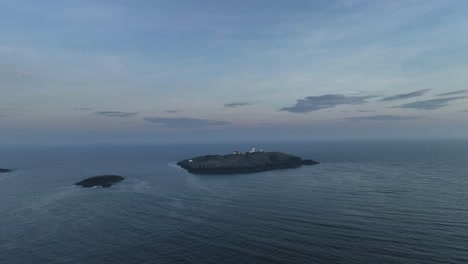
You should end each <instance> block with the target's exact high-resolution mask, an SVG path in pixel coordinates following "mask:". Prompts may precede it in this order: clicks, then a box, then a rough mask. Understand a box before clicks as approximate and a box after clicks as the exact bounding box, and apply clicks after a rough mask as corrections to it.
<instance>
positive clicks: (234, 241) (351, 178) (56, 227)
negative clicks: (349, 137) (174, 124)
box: [0, 141, 468, 264]
mask: <svg viewBox="0 0 468 264" xmlns="http://www.w3.org/2000/svg"><path fill="white" fill-rule="evenodd" d="M250 144H251V143H249V144H245V145H242V144H232V143H226V144H221V143H220V144H208V145H201V144H200V145H135V146H133V145H122V146H118V145H114V146H109V145H107V146H81V147H72V146H68V147H3V148H0V167H8V168H13V169H15V171H14V172H13V173H3V174H0V188H1V192H0V216H1V217H0V241H1V242H0V263H356V264H362V263H468V141H417V142H411V141H388V142H298V143H263V144H262V145H261V146H260V145H259V146H257V147H259V148H263V149H265V150H266V151H283V152H286V153H290V154H295V155H299V156H301V157H303V158H310V159H316V160H319V161H321V162H322V164H320V165H317V166H307V167H302V168H299V169H292V170H280V171H270V172H263V173H256V174H245V175H224V176H223V175H205V176H203V175H192V174H189V173H187V172H185V171H184V170H182V169H180V168H179V167H177V166H176V165H175V163H176V162H177V161H178V160H182V159H186V158H190V157H193V156H197V155H203V154H213V153H218V154H224V153H229V152H231V151H232V150H235V149H245V150H248V149H249V148H250ZM100 174H118V175H122V176H124V177H126V180H124V181H122V182H120V183H119V184H117V185H115V186H114V187H112V188H80V187H76V186H74V185H73V183H75V182H77V181H80V180H82V179H84V178H87V177H91V176H95V175H100Z"/></svg>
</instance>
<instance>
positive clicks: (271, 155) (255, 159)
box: [177, 148, 319, 174]
mask: <svg viewBox="0 0 468 264" xmlns="http://www.w3.org/2000/svg"><path fill="white" fill-rule="evenodd" d="M252 150H253V151H252ZM252 150H251V151H250V152H247V153H240V152H238V151H236V152H234V154H228V155H206V156H199V157H196V158H192V159H186V160H182V161H180V162H178V163H177V165H179V166H180V167H182V168H184V169H186V170H187V171H188V172H190V173H194V174H234V173H253V172H262V171H269V170H279V169H291V168H299V167H301V166H302V165H314V164H319V162H317V161H313V160H302V159H301V158H300V157H297V156H293V155H289V154H285V153H281V152H263V151H260V152H255V149H254V148H252Z"/></svg>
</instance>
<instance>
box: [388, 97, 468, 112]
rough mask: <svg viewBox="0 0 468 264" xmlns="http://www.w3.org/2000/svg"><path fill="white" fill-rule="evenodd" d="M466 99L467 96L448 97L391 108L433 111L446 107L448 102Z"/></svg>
mask: <svg viewBox="0 0 468 264" xmlns="http://www.w3.org/2000/svg"><path fill="white" fill-rule="evenodd" d="M465 98H468V96H459V97H449V98H440V99H431V100H426V101H416V102H412V103H408V104H402V105H397V106H393V107H391V108H413V109H418V110H434V109H438V108H441V107H444V106H446V105H448V103H449V102H450V101H455V100H460V99H465Z"/></svg>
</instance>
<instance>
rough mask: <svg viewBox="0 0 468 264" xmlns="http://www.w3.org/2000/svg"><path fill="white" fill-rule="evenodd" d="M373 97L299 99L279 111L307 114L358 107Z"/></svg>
mask: <svg viewBox="0 0 468 264" xmlns="http://www.w3.org/2000/svg"><path fill="white" fill-rule="evenodd" d="M372 97H374V96H369V95H366V96H347V95H342V94H325V95H321V96H307V97H306V98H304V99H299V100H297V102H296V105H294V106H291V107H283V108H281V109H280V111H287V112H291V113H308V112H312V111H317V110H320V109H325V108H332V107H335V106H339V105H359V104H365V103H368V102H367V101H366V99H369V98H372Z"/></svg>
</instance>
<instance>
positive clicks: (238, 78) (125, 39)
mask: <svg viewBox="0 0 468 264" xmlns="http://www.w3.org/2000/svg"><path fill="white" fill-rule="evenodd" d="M466 14H468V1H465V0H404V1H398V0H395V1H386V0H381V1H360V0H337V1H334V0H330V1H321V0H320V1H318V0H317V1H313V0H294V1H286V0H235V1H231V0H223V1H219V0H192V1H188V0H180V1H173V0H161V1H144V0H141V1H140V0H138V1H123V0H113V1H110V0H101V1H97V0H80V1H74V0H69V1H50V0H44V1H35V0H34V1H33V0H0V25H1V26H0V27H1V32H2V34H0V144H15V143H101V142H102V143H106V142H110V143H133V142H135V143H148V142H192V141H194V142H195V141H215V142H216V141H232V140H234V141H251V142H253V141H260V140H342V139H357V140H362V139H426V138H466V137H468V34H467V32H468V16H467V15H466Z"/></svg>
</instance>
